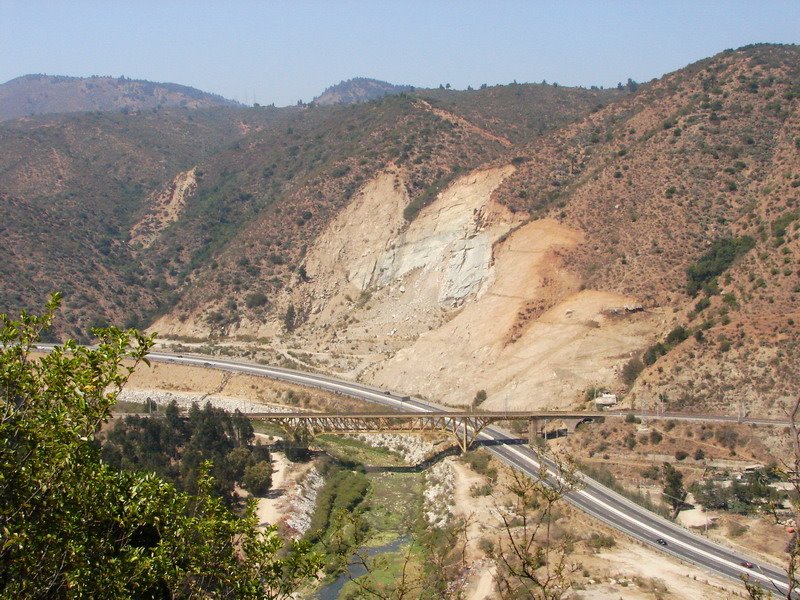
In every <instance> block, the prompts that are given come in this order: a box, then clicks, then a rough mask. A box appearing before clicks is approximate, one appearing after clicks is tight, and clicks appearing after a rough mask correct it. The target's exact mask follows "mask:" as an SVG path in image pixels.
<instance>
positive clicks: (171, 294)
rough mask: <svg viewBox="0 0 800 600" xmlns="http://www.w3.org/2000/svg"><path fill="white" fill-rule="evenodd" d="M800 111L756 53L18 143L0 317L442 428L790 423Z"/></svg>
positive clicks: (173, 117) (793, 53) (799, 281)
mask: <svg viewBox="0 0 800 600" xmlns="http://www.w3.org/2000/svg"><path fill="white" fill-rule="evenodd" d="M799 97H800V51H798V48H797V47H794V46H774V45H760V46H753V47H747V48H743V49H739V50H736V51H725V52H723V53H721V54H719V55H717V56H714V57H712V58H709V59H706V60H703V61H700V62H698V63H695V64H693V65H689V66H688V67H686V68H684V69H681V70H679V71H676V72H674V73H670V74H667V75H665V76H664V77H662V78H661V79H659V80H656V81H653V82H650V83H648V84H646V85H642V86H640V87H639V89H638V90H637V91H636V92H633V93H631V92H629V91H627V90H596V89H593V90H586V89H580V88H564V87H561V86H553V85H543V84H533V85H531V84H512V85H509V86H493V87H488V86H487V87H482V88H481V89H477V90H467V91H453V90H414V91H413V92H408V93H403V94H397V95H387V96H384V97H382V98H380V99H377V100H372V101H370V102H359V103H356V104H343V105H339V104H337V105H332V106H323V105H319V104H312V105H309V106H304V107H291V108H286V109H275V108H254V109H245V108H224V107H223V108H216V109H208V110H198V111H192V112H190V111H186V110H182V109H172V110H161V111H157V112H156V113H142V114H130V115H121V114H116V115H95V114H92V115H76V116H64V117H39V118H36V119H31V120H29V121H26V122H15V123H13V124H5V125H3V126H0V183H2V186H0V189H2V190H3V191H4V194H5V197H4V199H3V202H4V203H5V205H6V206H7V207H8V214H9V215H10V216H9V218H8V219H7V221H6V222H5V223H4V224H3V225H2V226H1V227H3V229H2V231H1V232H0V233H2V237H0V248H2V252H3V255H4V256H8V257H9V260H6V261H4V263H3V266H2V267H0V269H3V271H2V273H0V274H1V275H2V277H3V280H4V281H10V282H12V283H11V284H10V285H8V286H5V285H4V286H3V289H2V294H3V296H2V297H0V311H4V310H6V309H12V310H15V309H17V308H20V307H25V306H27V307H31V306H36V304H37V303H41V298H42V297H43V294H44V293H45V292H46V291H47V289H49V288H52V287H57V288H59V289H63V290H65V291H67V300H66V302H67V307H68V308H67V313H66V315H65V317H66V319H65V322H63V323H62V324H61V325H60V328H59V333H60V334H70V335H83V334H85V331H86V326H87V325H88V324H90V323H93V322H98V321H103V320H106V319H111V320H117V321H118V320H119V319H120V318H122V319H126V318H127V319H128V322H129V323H131V324H133V323H137V324H140V325H150V326H151V328H152V329H153V330H155V331H158V332H159V333H160V334H161V335H162V337H166V338H168V339H171V340H173V341H177V342H181V343H184V344H185V343H187V342H198V343H201V344H204V345H205V346H206V348H205V349H206V350H208V347H209V346H210V345H214V344H218V350H219V351H221V350H224V351H226V352H234V353H246V354H247V355H248V356H250V357H252V358H257V359H260V360H269V361H276V360H284V361H286V364H293V365H300V366H303V367H306V368H315V369H319V370H324V371H329V372H333V373H337V374H342V375H346V376H349V377H354V378H360V379H363V380H365V381H370V382H372V383H375V384H378V385H381V386H386V387H388V388H393V389H398V390H405V391H407V392H412V393H418V394H422V395H424V396H427V397H430V398H435V399H437V400H439V401H444V402H447V403H451V404H468V403H469V402H470V401H471V400H472V398H473V397H474V395H475V393H476V391H477V390H481V389H483V390H486V392H487V394H488V400H487V401H486V403H485V406H486V407H487V408H503V407H509V408H511V407H520V408H521V407H550V408H556V407H559V408H566V407H572V406H583V405H584V402H585V394H586V392H587V390H589V389H591V388H595V387H605V388H608V389H612V390H614V391H616V392H618V393H620V394H624V395H625V402H626V403H627V404H628V405H634V406H643V405H649V406H653V405H654V403H655V401H656V399H658V398H661V401H662V402H663V403H665V404H666V405H667V408H671V409H676V410H677V409H684V410H686V409H698V410H700V409H713V410H719V411H723V412H734V411H735V410H736V406H735V405H736V404H737V403H739V402H741V403H742V404H743V405H745V407H747V408H749V410H751V411H759V412H763V413H765V414H768V413H769V414H778V413H780V411H781V405H782V403H786V402H788V401H789V400H790V399H791V397H792V394H796V389H795V388H794V387H793V386H794V383H793V382H794V381H796V379H797V377H798V376H799V375H800V362H798V361H800V359H798V358H797V357H798V352H797V350H798V342H800V332H798V328H797V325H796V323H797V321H798V320H799V319H800V314H798V308H797V298H798V294H800V271H798V267H797V265H798V260H797V256H798V250H800V248H799V247H798V246H800V241H799V240H798V224H800V206H798V204H800V196H799V195H800V189H799V188H800V164H798V163H799V162H800V142H798V140H799V139H800V122H799V120H800V116H798V111H797V104H798V98H799ZM101 148H102V149H103V150H102V151H101ZM52 231H59V232H60V234H61V235H60V236H59V237H58V239H55V238H54V237H53V236H52V235H48V233H49V232H52ZM778 367H780V368H778Z"/></svg>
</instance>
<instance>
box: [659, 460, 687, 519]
mask: <svg viewBox="0 0 800 600" xmlns="http://www.w3.org/2000/svg"><path fill="white" fill-rule="evenodd" d="M684 458H686V457H685V456H684ZM661 470H662V473H663V475H664V491H663V496H664V502H665V503H667V504H669V505H670V506H671V507H672V515H673V517H676V516H677V515H678V512H679V511H680V509H681V508H682V507H683V504H684V501H685V500H686V488H685V487H684V486H683V474H682V473H681V472H680V471H678V470H677V469H676V468H675V467H673V466H672V465H671V464H669V463H664V466H663V467H662V468H661Z"/></svg>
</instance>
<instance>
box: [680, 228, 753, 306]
mask: <svg viewBox="0 0 800 600" xmlns="http://www.w3.org/2000/svg"><path fill="white" fill-rule="evenodd" d="M753 246H755V240H754V239H753V238H751V237H749V236H742V237H738V238H734V237H730V238H722V239H719V240H716V241H715V242H714V243H713V244H711V248H709V250H708V252H706V253H705V254H703V256H701V257H700V258H699V259H698V261H697V262H696V263H695V264H693V265H692V266H690V267H689V268H688V269H687V270H686V275H687V277H688V283H687V291H688V292H689V294H690V295H692V296H695V295H697V292H699V291H700V289H701V288H703V287H704V286H707V285H709V284H710V283H712V282H714V280H715V279H716V278H717V276H718V275H720V274H721V273H723V272H724V271H725V270H726V269H727V268H728V267H730V266H731V265H732V264H733V262H734V261H735V260H736V259H737V258H738V257H740V256H742V255H744V254H746V253H747V252H748V251H749V250H750V249H751V248H753Z"/></svg>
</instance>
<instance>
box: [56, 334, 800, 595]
mask: <svg viewBox="0 0 800 600" xmlns="http://www.w3.org/2000/svg"><path fill="white" fill-rule="evenodd" d="M42 347H43V349H44V348H45V346H44V345H42ZM149 358H150V359H152V360H155V361H162V362H174V363H180V364H187V365H198V366H205V367H211V368H216V369H224V370H227V371H233V372H237V373H249V374H252V375H260V376H263V377H269V378H272V379H279V380H282V381H288V382H292V383H297V384H300V385H305V386H309V387H315V388H319V389H324V390H328V391H332V392H337V393H340V394H345V395H348V396H352V397H355V398H358V399H361V400H366V401H368V402H374V403H378V404H382V405H384V406H391V407H394V408H396V409H400V410H414V411H421V412H433V411H439V410H445V409H444V408H443V407H439V406H436V405H435V404H433V403H430V402H422V401H420V400H417V399H415V398H414V399H410V400H408V399H406V398H405V397H404V396H401V395H397V394H389V393H387V392H386V391H385V390H381V389H378V388H374V387H371V386H367V385H363V384H360V383H353V382H347V381H342V380H339V379H334V378H332V377H327V376H323V375H315V374H311V373H303V372H299V371H293V370H290V369H283V368H279V367H268V366H260V365H254V364H250V363H243V362H235V361H228V360H219V359H216V358H200V357H194V356H183V355H174V354H166V353H162V352H154V353H151V354H150V355H149ZM692 418H694V417H692ZM706 420H709V419H706ZM721 420H724V421H730V420H733V421H736V419H735V418H733V419H731V418H721ZM480 439H481V440H484V441H487V442H491V441H495V442H502V441H504V440H505V441H511V440H512V439H515V438H513V437H512V436H511V435H510V434H508V433H506V432H504V431H503V430H501V429H499V428H496V427H488V428H486V429H485V430H484V431H483V432H482V433H481V435H480ZM487 449H488V450H489V451H490V452H493V453H494V454H495V455H497V456H498V457H499V458H500V459H501V460H503V461H505V462H506V463H508V464H509V465H511V466H513V467H515V468H518V469H520V470H522V471H524V472H526V473H528V474H530V475H537V474H538V473H539V472H540V470H541V462H540V461H542V460H543V459H542V458H541V457H539V456H538V455H537V454H536V453H535V452H534V451H533V450H531V449H530V448H528V447H525V446H519V445H503V444H499V445H490V446H487ZM544 462H545V465H546V466H547V468H548V470H549V471H550V473H551V474H555V466H554V465H553V464H552V463H551V462H550V461H549V460H547V459H544ZM583 483H584V485H583V487H582V488H581V489H580V490H578V491H575V492H572V493H571V494H570V495H569V496H568V500H569V501H570V502H571V503H572V504H573V505H575V506H576V507H578V508H580V509H581V510H583V511H585V512H587V513H589V514H590V515H593V516H594V517H596V518H598V519H600V520H601V521H603V522H605V523H607V524H608V525H610V526H611V527H613V528H615V529H617V530H619V531H622V532H624V533H626V534H628V535H630V536H631V537H633V538H635V539H638V540H639V541H641V542H643V543H644V544H647V545H649V546H651V547H652V548H655V549H657V550H661V551H663V552H667V553H669V554H672V555H673V556H676V557H678V558H680V559H682V560H686V561H688V562H691V563H694V564H696V565H698V566H701V567H704V568H706V569H707V570H709V571H712V572H714V573H716V574H719V575H724V576H727V577H731V578H734V579H739V578H740V577H741V576H742V575H747V576H749V577H751V578H752V579H753V580H754V581H757V582H758V583H760V584H761V585H762V586H763V587H764V588H766V589H769V590H772V591H773V592H778V594H779V595H781V596H785V595H786V592H787V591H788V582H787V579H786V575H785V573H783V572H782V571H781V570H780V569H778V568H776V567H773V566H771V565H764V564H758V562H757V561H756V560H753V559H748V558H746V557H745V556H743V555H741V554H738V553H736V552H733V551H732V550H730V549H728V548H725V547H723V546H721V545H719V544H715V543H714V542H712V541H710V540H708V539H706V538H704V537H701V536H699V535H695V534H693V533H690V532H689V531H688V530H686V529H684V528H682V527H680V526H679V525H676V524H674V523H672V522H670V521H668V520H667V519H664V518H662V517H660V516H658V515H656V514H654V513H652V512H650V511H648V510H645V509H644V508H642V507H640V506H639V505H637V504H635V503H633V502H632V501H630V500H628V499H627V498H625V497H623V496H621V495H620V494H617V493H616V492H614V491H612V490H610V489H608V488H606V487H604V486H602V485H600V484H599V483H597V482H596V481H594V480H592V479H590V478H588V477H585V476H584V477H583ZM659 538H661V539H663V540H665V541H666V542H667V545H666V546H661V545H658V544H657V543H656V540H657V539H659ZM746 560H749V561H750V562H752V563H755V564H756V567H755V568H754V569H748V568H746V567H744V566H742V565H741V563H742V562H743V561H746ZM797 597H800V596H797Z"/></svg>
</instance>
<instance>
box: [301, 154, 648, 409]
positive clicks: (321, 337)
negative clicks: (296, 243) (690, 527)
mask: <svg viewBox="0 0 800 600" xmlns="http://www.w3.org/2000/svg"><path fill="white" fill-rule="evenodd" d="M512 172H513V167H503V168H493V169H485V170H480V171H476V172H473V173H470V174H468V175H466V176H464V177H462V178H460V179H458V180H457V181H455V182H454V183H453V184H452V185H451V186H450V187H449V188H448V189H446V190H445V191H444V192H443V193H441V194H440V195H439V197H438V198H437V199H436V201H434V202H433V203H432V204H431V205H430V206H428V207H426V208H425V209H423V210H422V211H421V212H420V214H419V215H418V217H417V219H415V220H414V221H413V222H412V223H410V224H406V223H405V222H404V220H403V218H402V208H403V207H404V206H405V203H406V196H405V189H404V186H403V185H402V183H401V182H402V173H401V172H400V171H387V172H386V173H384V174H383V175H381V176H380V177H378V178H377V179H376V180H374V181H372V182H370V183H369V184H367V185H366V186H365V187H364V188H363V189H362V191H361V193H360V194H359V196H358V197H357V198H356V199H355V200H354V201H353V203H352V204H351V205H350V206H349V207H348V208H347V209H346V210H345V211H343V212H342V213H341V214H340V215H339V217H338V218H337V219H336V220H335V221H334V222H333V223H332V224H331V225H330V227H329V228H328V229H327V230H326V232H325V233H324V234H323V236H321V238H320V239H319V242H320V243H318V244H317V245H315V246H314V247H312V248H311V249H310V250H309V253H308V257H307V270H308V273H309V276H310V279H311V283H309V284H308V285H306V286H304V288H305V289H303V290H302V293H303V294H304V296H305V298H306V302H307V303H308V304H309V309H310V321H309V325H310V327H308V329H307V330H306V331H305V333H306V334H307V335H308V337H307V339H305V340H304V341H303V342H302V343H303V345H304V346H305V347H309V346H313V345H318V350H321V351H332V352H343V351H352V350H354V349H358V351H359V352H360V353H361V354H360V355H361V357H362V358H363V362H362V366H361V369H364V367H366V370H364V371H358V370H357V371H355V372H354V373H353V374H359V373H360V374H361V375H362V377H364V378H365V379H369V380H371V381H373V382H374V383H377V384H379V385H381V386H385V387H387V388H389V389H397V390H405V391H408V392H414V393H420V394H423V395H426V396H428V397H431V398H433V399H435V400H437V401H440V402H444V403H448V404H461V405H463V404H467V403H469V402H470V401H471V399H472V397H473V396H474V394H475V392H476V391H477V390H479V389H485V390H487V392H488V393H489V400H488V401H487V403H486V404H485V406H486V407H487V408H499V409H502V408H504V407H505V408H524V407H530V408H533V407H552V408H557V407H565V406H566V405H567V404H569V403H572V402H574V401H575V400H576V399H577V398H578V397H579V396H580V392H579V391H578V392H577V393H576V390H583V389H586V388H587V387H589V386H591V385H606V386H613V385H614V383H615V382H616V381H617V380H618V373H619V369H620V368H621V367H622V365H623V364H624V362H626V361H627V360H628V359H629V358H630V355H631V352H632V351H634V350H637V349H639V348H641V347H642V346H643V345H644V344H645V343H646V341H645V340H646V338H647V336H648V335H649V334H648V332H649V331H652V328H653V326H654V322H655V320H657V319H659V317H658V316H657V315H656V314H655V313H653V312H643V311H642V312H638V313H636V314H627V313H626V314H625V315H623V316H621V317H611V316H608V315H607V313H608V311H609V310H610V309H612V308H615V307H620V306H625V305H626V304H631V305H633V304H637V299H636V298H629V297H627V296H623V295H620V294H613V293H606V292H602V291H594V290H581V285H580V284H581V281H580V278H579V277H578V276H577V275H576V274H575V273H574V272H571V271H569V270H568V269H566V268H565V267H564V266H563V265H562V264H561V256H562V254H563V253H564V252H566V251H567V250H568V249H570V248H573V247H575V246H576V245H577V244H579V243H580V242H581V241H582V239H583V233H582V232H580V231H579V230H575V229H570V228H568V227H565V226H563V225H561V224H559V223H557V222H555V221H552V220H539V221H532V222H530V223H528V224H524V225H523V223H522V219H521V218H520V217H518V216H517V215H515V214H513V213H511V212H510V211H509V210H507V209H505V208H503V207H501V206H498V205H497V204H495V203H494V202H493V200H492V199H491V196H492V192H493V190H495V189H496V188H497V186H498V185H499V184H500V183H501V182H502V181H503V179H504V178H505V177H507V176H508V175H509V174H510V173H512ZM297 301H298V302H301V303H302V300H300V299H299V297H298V300H297Z"/></svg>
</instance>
